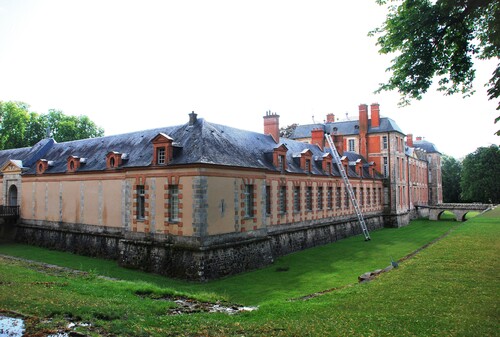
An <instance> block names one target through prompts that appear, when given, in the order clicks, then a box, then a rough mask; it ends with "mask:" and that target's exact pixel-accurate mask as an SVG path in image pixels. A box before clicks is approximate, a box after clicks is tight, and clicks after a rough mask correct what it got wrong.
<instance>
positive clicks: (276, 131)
mask: <svg viewBox="0 0 500 337" xmlns="http://www.w3.org/2000/svg"><path fill="white" fill-rule="evenodd" d="M264 134H266V135H271V136H272V137H273V139H274V141H275V142H276V144H277V143H278V142H279V140H280V116H279V115H278V114H277V113H273V112H271V111H266V115H265V116H264Z"/></svg>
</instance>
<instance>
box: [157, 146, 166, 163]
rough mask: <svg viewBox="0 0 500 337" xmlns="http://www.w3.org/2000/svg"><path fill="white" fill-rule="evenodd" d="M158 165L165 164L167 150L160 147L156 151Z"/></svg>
mask: <svg viewBox="0 0 500 337" xmlns="http://www.w3.org/2000/svg"><path fill="white" fill-rule="evenodd" d="M156 163H157V164H165V148H164V147H159V148H157V149H156Z"/></svg>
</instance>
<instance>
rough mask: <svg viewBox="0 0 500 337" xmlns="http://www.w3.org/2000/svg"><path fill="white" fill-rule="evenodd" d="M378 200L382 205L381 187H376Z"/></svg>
mask: <svg viewBox="0 0 500 337" xmlns="http://www.w3.org/2000/svg"><path fill="white" fill-rule="evenodd" d="M378 202H379V203H380V205H383V204H384V202H383V201H382V188H380V187H379V188H378Z"/></svg>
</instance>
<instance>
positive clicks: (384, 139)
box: [382, 136, 387, 150]
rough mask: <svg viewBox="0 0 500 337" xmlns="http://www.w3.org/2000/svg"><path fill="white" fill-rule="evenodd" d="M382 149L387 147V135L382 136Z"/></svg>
mask: <svg viewBox="0 0 500 337" xmlns="http://www.w3.org/2000/svg"><path fill="white" fill-rule="evenodd" d="M382 149H384V150H386V149H387V136H382Z"/></svg>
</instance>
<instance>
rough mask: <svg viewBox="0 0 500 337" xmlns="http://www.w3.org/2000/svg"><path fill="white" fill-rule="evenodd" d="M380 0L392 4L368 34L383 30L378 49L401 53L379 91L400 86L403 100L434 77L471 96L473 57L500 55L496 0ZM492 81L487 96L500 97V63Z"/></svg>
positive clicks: (446, 86) (442, 85)
mask: <svg viewBox="0 0 500 337" xmlns="http://www.w3.org/2000/svg"><path fill="white" fill-rule="evenodd" d="M376 1H377V3H379V4H380V5H386V4H388V3H390V5H389V6H388V9H389V13H388V14H387V17H386V20H385V22H384V23H383V25H382V26H381V27H379V28H376V29H375V30H373V31H371V32H370V35H372V36H373V35H380V36H379V37H378V39H377V45H379V46H380V53H382V54H390V53H396V55H397V56H396V57H395V58H394V59H393V60H392V65H391V66H390V68H388V70H389V71H391V72H392V75H391V78H390V79H389V81H388V82H387V83H383V84H381V86H380V88H379V89H378V90H377V92H380V91H383V90H395V89H397V90H398V91H399V93H400V94H401V102H400V103H401V104H402V105H405V104H408V103H409V102H410V100H411V99H421V98H422V94H424V93H425V92H426V91H427V90H428V89H429V87H430V85H431V84H432V80H433V78H434V77H437V78H438V79H439V82H438V83H439V88H438V90H440V91H443V92H445V93H446V94H454V93H457V92H460V93H462V94H463V95H464V96H467V95H470V94H472V93H473V92H474V90H473V88H472V82H473V80H474V77H475V69H474V67H473V56H477V57H478V58H479V59H496V60H498V58H499V57H500V1H498V0H437V1H431V0H376ZM395 3H397V4H395ZM488 86H489V89H488V95H489V98H490V99H496V98H498V97H499V96H500V63H499V64H498V65H497V68H496V69H495V71H494V72H493V76H492V77H491V79H490V80H489V83H488ZM497 110H500V102H499V105H498V108H497ZM499 119H500V117H499V118H497V119H496V121H498V120H499ZM499 132H500V131H499ZM497 134H498V132H497Z"/></svg>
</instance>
